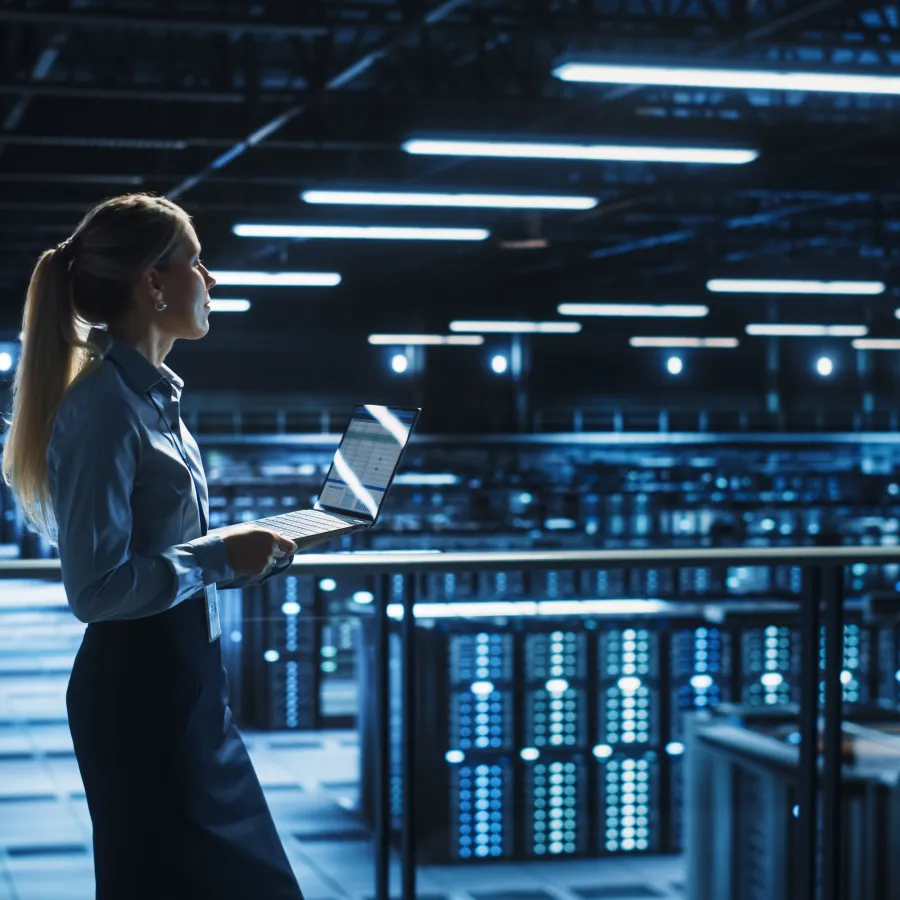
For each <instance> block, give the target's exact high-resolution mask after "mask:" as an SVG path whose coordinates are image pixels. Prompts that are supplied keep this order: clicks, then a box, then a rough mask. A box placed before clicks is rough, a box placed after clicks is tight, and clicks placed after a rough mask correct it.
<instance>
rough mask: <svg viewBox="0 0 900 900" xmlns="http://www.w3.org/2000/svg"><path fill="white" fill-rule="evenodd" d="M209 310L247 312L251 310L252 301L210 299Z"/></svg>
mask: <svg viewBox="0 0 900 900" xmlns="http://www.w3.org/2000/svg"><path fill="white" fill-rule="evenodd" d="M209 308H210V309H211V310H212V311H213V312H247V310H248V309H250V301H249V300H218V299H216V300H213V299H210V301H209Z"/></svg>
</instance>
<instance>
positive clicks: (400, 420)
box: [318, 405, 419, 521]
mask: <svg viewBox="0 0 900 900" xmlns="http://www.w3.org/2000/svg"><path fill="white" fill-rule="evenodd" d="M418 412H419V411H418V410H416V409H398V408H397V407H393V406H373V405H365V406H357V407H356V408H355V409H354V410H353V417H352V418H351V419H350V424H349V425H348V426H347V430H346V431H345V432H344V437H343V438H342V440H341V443H340V446H339V447H338V449H337V451H336V452H335V454H334V460H333V461H332V463H331V469H329V471H328V475H327V476H326V478H325V484H324V485H323V487H322V492H321V493H320V495H319V502H318V505H320V506H322V507H325V508H328V509H335V510H338V511H339V512H342V513H346V514H347V515H349V516H359V517H361V518H367V519H368V518H370V519H372V520H373V521H374V520H375V519H376V518H377V517H378V511H379V510H380V508H381V503H382V501H383V500H384V495H385V493H386V492H387V489H388V488H389V487H390V484H391V481H392V480H393V478H394V473H395V472H396V471H397V466H398V465H399V464H400V456H401V455H402V453H403V450H404V448H405V447H406V444H407V442H408V441H409V435H410V432H411V431H412V428H413V425H414V424H415V421H416V416H417V415H418Z"/></svg>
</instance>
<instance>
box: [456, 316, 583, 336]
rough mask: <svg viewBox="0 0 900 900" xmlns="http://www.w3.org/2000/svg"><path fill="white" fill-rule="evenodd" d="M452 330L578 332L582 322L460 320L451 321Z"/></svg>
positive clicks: (492, 332) (495, 332) (498, 332)
mask: <svg viewBox="0 0 900 900" xmlns="http://www.w3.org/2000/svg"><path fill="white" fill-rule="evenodd" d="M450 330H451V331H474V332H476V333H481V334H578V332H579V331H581V323H580V322H496V321H486V322H479V321H474V320H462V319H461V320H458V321H456V322H451V323H450Z"/></svg>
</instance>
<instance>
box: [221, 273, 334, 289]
mask: <svg viewBox="0 0 900 900" xmlns="http://www.w3.org/2000/svg"><path fill="white" fill-rule="evenodd" d="M209 274H210V275H212V277H213V278H215V280H216V283H217V284H221V285H230V286H241V287H335V286H337V285H339V284H340V283H341V276H340V275H338V273H337V272H224V271H217V272H210V273H209Z"/></svg>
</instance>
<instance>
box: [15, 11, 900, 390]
mask: <svg viewBox="0 0 900 900" xmlns="http://www.w3.org/2000/svg"><path fill="white" fill-rule="evenodd" d="M898 25H900V14H898V8H897V7H896V6H891V5H881V4H872V3H866V4H857V3H842V2H833V0H817V2H809V3H803V2H790V0H555V2H540V0H537V2H535V0H495V2H494V0H469V2H465V0H455V2H444V3H435V2H430V3H428V2H414V0H409V2H404V0H373V2H354V3H343V2H335V0H319V2H313V0H306V2H284V3H281V2H237V0H222V2H214V0H194V2H115V0H112V2H92V0H81V2H79V0H71V2H68V3H67V2H49V0H19V2H17V0H5V2H0V40H2V46H3V47H4V56H3V59H4V69H5V71H4V74H3V76H2V81H0V284H2V287H3V296H4V301H3V305H2V307H0V327H2V328H3V329H7V330H8V331H9V332H10V333H14V331H15V330H16V329H17V327H18V320H19V316H20V311H21V302H22V297H23V294H24V288H25V286H26V284H27V279H28V276H29V273H30V270H31V267H32V266H33V264H34V261H35V259H36V257H37V255H38V254H39V253H40V251H41V250H43V249H45V248H46V247H48V246H52V245H54V244H55V243H57V242H58V241H60V240H62V239H63V238H65V237H66V236H67V235H68V234H69V233H70V232H71V230H72V229H73V228H74V227H75V225H76V224H77V221H78V219H79V218H80V216H81V215H82V214H83V213H84V211H85V210H86V209H87V208H89V207H90V206H91V205H92V204H94V203H96V202H97V201H99V200H101V199H103V198H105V197H108V196H111V195H114V194H118V193H124V192H128V191H134V190H145V191H153V192H157V193H160V194H165V195H168V196H170V197H172V198H173V199H177V200H178V201H179V202H181V203H182V204H183V205H184V206H185V207H186V208H187V209H188V210H189V211H190V212H191V213H192V214H193V215H194V217H195V221H196V225H197V229H198V233H199V235H200V238H201V241H202V243H203V244H204V255H205V262H206V263H207V265H208V266H209V267H210V268H212V269H223V268H227V269H245V268H246V269H252V268H256V269H266V270H277V269H315V270H329V271H337V272H340V273H341V274H342V276H343V283H342V284H341V286H340V287H338V288H336V289H272V288H269V289H251V290H249V291H248V289H238V288H229V289H226V288H221V289H217V291H216V294H215V295H216V296H220V297H227V296H231V297H238V296H240V297H250V298H251V299H252V300H253V302H254V306H253V309H252V310H251V312H249V313H247V314H244V315H226V314H224V313H219V314H217V315H216V318H215V319H214V324H213V329H212V332H211V334H210V335H209V337H207V338H206V339H205V340H204V341H203V342H201V344H202V350H203V351H204V352H202V353H200V352H195V351H199V350H200V349H201V345H196V346H192V347H191V348H190V349H185V348H183V347H182V346H180V345H179V347H178V348H177V349H176V351H175V352H174V354H173V360H174V362H173V364H174V365H176V368H177V367H178V366H179V365H180V366H181V369H183V370H184V371H185V372H186V373H188V374H189V376H190V378H188V380H189V384H190V383H191V381H193V383H195V384H197V385H198V386H200V387H202V388H204V389H210V388H212V387H225V388H238V387H241V386H250V387H253V388H257V389H266V390H270V391H277V390H284V391H291V390H298V391H303V390H310V391H315V392H317V393H327V392H328V391H329V390H331V389H332V388H333V389H334V390H340V391H347V392H349V393H351V394H352V393H353V392H354V391H356V392H357V393H358V389H357V388H355V385H358V384H361V383H362V384H368V385H371V384H375V383H381V381H379V380H382V381H383V382H384V384H387V383H388V381H389V380H390V378H391V376H390V374H389V373H387V371H386V367H385V365H384V353H383V352H382V351H381V350H379V349H378V348H370V347H368V346H367V344H366V335H367V334H368V333H370V332H385V331H387V332H398V331H400V332H403V331H406V332H409V331H438V332H444V333H446V331H447V326H448V322H449V321H450V320H451V319H455V318H517V319H556V318H558V316H557V314H556V306H557V304H558V303H561V302H565V301H592V302H622V301H634V300H645V301H649V302H657V303H660V302H682V301H689V302H695V303H696V302H701V303H706V304H708V305H709V306H710V309H711V314H710V316H709V317H708V318H707V319H704V320H700V322H699V323H698V322H696V321H695V322H690V321H688V322H678V321H673V320H659V321H652V320H651V321H648V320H637V321H635V320H625V321H619V320H615V321H609V320H593V321H592V320H585V323H584V330H583V332H582V333H581V334H580V335H577V336H574V337H570V336H559V337H555V336H546V337H544V336H541V337H535V338H534V339H533V341H532V342H531V358H532V360H533V364H534V370H533V373H532V379H533V387H534V388H535V390H537V391H544V392H545V393H552V392H558V393H559V395H560V396H562V395H563V394H566V395H568V394H572V395H574V394H575V393H581V394H584V393H587V394H590V393H595V394H596V395H597V396H599V395H601V394H602V395H610V394H619V395H627V394H628V393H629V392H638V393H644V394H648V395H655V394H656V392H657V391H658V390H659V391H672V390H674V389H675V388H674V387H673V386H670V385H669V384H668V383H665V384H664V383H663V382H665V381H666V379H665V376H664V373H663V372H662V369H661V368H660V366H659V365H657V362H658V360H657V357H658V354H657V353H655V352H654V351H647V350H634V349H631V348H629V346H628V341H627V338H628V337H629V336H630V335H633V334H651V335H665V334H698V333H700V334H703V335H714V336H736V337H740V338H741V347H740V348H739V349H738V350H735V351H701V352H698V353H697V354H695V356H696V357H697V361H696V363H692V364H691V365H689V366H687V368H686V371H685V377H684V378H683V379H682V380H681V381H680V382H679V387H678V389H679V390H681V391H684V390H685V386H689V387H690V388H691V389H692V390H693V391H694V392H695V393H696V395H697V396H700V395H701V394H706V395H710V396H712V395H716V394H718V395H719V400H720V402H722V403H724V404H725V405H727V403H728V399H727V397H725V398H724V399H723V397H722V393H723V391H727V392H728V393H729V394H731V395H733V396H734V397H735V398H747V397H751V396H755V397H757V399H758V400H759V402H760V403H764V402H765V398H764V394H765V390H764V388H765V387H766V386H768V388H769V389H772V388H773V387H778V388H779V389H781V390H783V391H786V392H787V391H789V390H791V389H793V387H796V389H797V390H803V391H805V390H806V389H807V387H808V389H809V391H810V392H811V393H810V394H809V396H810V397H816V396H819V397H821V396H822V394H821V390H822V388H821V386H819V385H816V384H814V383H813V382H815V376H814V373H812V369H811V368H810V365H808V363H809V355H810V354H811V353H819V352H821V351H822V347H821V346H820V345H819V344H818V343H816V346H815V347H813V346H812V344H811V343H810V342H808V341H807V342H805V341H803V340H794V341H785V342H783V343H784V347H783V348H782V349H781V350H780V351H778V360H779V361H778V362H777V364H773V355H772V354H773V352H774V351H773V350H772V346H773V343H772V342H771V341H768V342H767V341H765V340H762V339H754V338H749V337H747V336H746V335H745V334H744V331H743V329H744V326H745V325H746V323H748V322H751V321H767V320H770V319H771V320H779V319H780V320H781V321H786V322H797V321H800V322H824V323H828V322H839V323H845V322H850V323H853V322H860V323H865V324H867V325H868V326H869V328H870V333H871V336H873V337H876V336H878V337H880V336H885V337H889V336H900V327H897V326H898V325H900V323H897V321H896V320H895V318H894V315H893V313H894V309H895V307H896V306H898V305H900V304H898V303H897V302H896V300H897V297H896V296H895V292H894V289H893V287H892V275H893V269H894V267H895V265H896V263H895V259H896V258H897V250H896V237H895V236H896V235H897V233H898V232H900V184H898V181H900V174H898V165H897V159H898V152H897V151H898V143H900V137H898V130H897V126H896V122H897V119H896V116H897V113H898V107H900V97H891V96H872V95H847V94H813V93H801V92H793V93H780V92H774V91H761V90H757V91H742V90H710V89H685V88H659V87H614V86H613V87H611V86H604V85H585V84H567V83H564V82H562V81H560V80H558V79H557V78H554V77H553V75H552V70H553V69H554V67H555V66H556V65H558V64H559V63H560V62H564V61H565V60H567V59H571V58H578V59H586V58H595V59H603V60H617V61H628V62H639V63H653V64H665V63H669V64H685V63H687V64H692V65H702V64H706V63H708V64H710V65H714V64H716V63H718V64H719V65H722V64H738V65H755V66H757V67H759V68H767V69H792V68H793V69H798V68H802V69H805V70H810V69H812V70H815V69H819V70H824V71H829V70H831V71H833V70H840V71H842V72H853V71H863V72H868V73H896V72H897V68H898V63H900V32H898ZM410 137H454V138H483V139H491V138H493V139H498V138H506V139H510V140H514V139H523V138H524V139H545V140H553V141H564V140H574V141H577V142H582V143H598V142H610V143H615V142H618V143H653V144H657V145H659V144H665V145H671V144H681V145H687V146H691V145H694V146H696V145H707V146H717V147H730V146H733V147H753V148H755V149H757V150H758V151H759V153H760V156H759V159H758V160H757V161H756V162H754V163H751V164H749V165H744V166H702V165H687V166H684V165H673V164H635V163H606V162H572V161H541V160H491V159H465V158H462V159H461V158H452V157H419V156H411V155H408V154H406V153H404V152H403V151H402V149H401V145H402V143H403V142H404V141H405V140H407V139H408V138H410ZM309 188H340V189H350V188H359V189H382V190H390V189H397V190H404V189H406V190H409V189H418V190H452V191H459V190H472V191H488V192H523V193H561V194H587V195H591V196H596V197H598V198H600V201H601V202H600V204H599V205H598V206H597V207H596V208H594V209H592V210H589V211H586V212H535V211H527V212H523V211H512V212H511V211H497V210H478V209H468V210H465V209H443V210H442V209H408V208H407V209H403V208H372V207H369V208H355V207H341V206H312V205H307V204H304V203H303V202H302V201H301V200H300V198H299V193H300V191H301V190H304V189H309ZM237 222H257V223H282V222H286V223H297V222H302V223H335V224H388V225H389V224H404V225H466V226H477V227H485V228H489V229H490V230H491V232H492V234H491V238H490V239H489V240H488V241H486V242H484V243H478V244H428V245H425V244H421V243H414V244H411V243H408V242H407V243H404V242H383V241H372V242H366V241H326V240H316V241H305V242H302V241H284V240H281V241H269V240H260V239H247V238H238V237H235V236H234V235H233V234H232V233H231V229H232V226H233V225H234V224H235V223H237ZM521 242H530V244H531V246H530V248H529V249H522V248H521V246H520V247H519V248H514V245H516V244H517V243H518V244H521ZM535 243H537V244H538V245H539V246H537V247H535V246H534V244H535ZM511 245H513V246H511ZM746 275H752V276H756V277H793V278H799V277H808V278H819V279H823V278H825V279H828V278H852V279H860V278H873V279H880V280H883V281H885V282H887V283H888V285H889V289H888V291H887V292H886V293H885V294H883V295H881V296H878V297H871V298H866V297H863V298H859V297H847V298H842V297H835V298H827V297H774V298H767V297H761V296H749V297H747V296H731V295H712V294H709V293H708V292H707V291H706V289H705V283H706V280H707V279H708V278H710V277H723V276H726V277H727V276H746ZM504 340H505V339H499V338H498V339H496V340H489V342H488V346H489V347H493V346H502V345H503V341H504ZM826 349H828V351H829V352H831V353H832V354H833V355H834V357H835V360H836V361H837V363H838V368H837V369H836V372H835V382H834V383H835V385H837V386H842V389H844V390H845V391H849V393H850V394H852V395H854V396H855V395H856V393H857V392H858V390H859V389H860V384H859V381H858V379H859V377H861V376H860V370H859V369H860V367H859V365H858V364H857V361H855V360H854V353H853V351H851V350H850V348H849V342H848V341H842V342H841V341H839V342H837V343H834V344H833V345H831V346H830V347H826ZM239 354H240V355H239ZM704 354H705V355H704ZM896 355H897V354H880V355H879V354H873V356H877V359H875V360H873V361H872V362H870V363H867V364H866V367H865V368H866V371H867V372H869V373H870V374H868V375H867V376H866V377H867V378H868V381H867V389H869V390H873V391H874V392H875V393H876V394H877V395H878V396H879V397H883V398H891V397H893V395H894V390H895V382H896V381H897V366H896V362H895V357H896ZM176 357H177V359H176ZM451 357H452V359H451ZM428 359H429V366H431V367H432V368H433V371H432V373H431V376H430V377H431V378H432V379H437V380H438V381H440V382H442V383H443V384H444V386H445V387H446V386H447V385H448V384H450V385H455V386H457V387H458V388H459V389H460V390H461V391H468V392H469V396H470V400H469V401H467V402H476V400H474V399H471V398H473V397H474V395H475V393H477V391H478V387H477V385H478V383H479V382H483V381H485V380H489V379H490V376H489V374H488V373H487V370H486V368H485V366H484V363H483V352H482V350H473V349H469V348H459V349H457V348H446V349H441V350H437V351H430V352H429V357H428ZM200 360H202V364H201V363H200V362H199V361H200ZM236 360H239V362H236ZM651 360H653V361H654V363H653V365H651V364H650V363H651ZM239 369H240V370H242V372H241V374H238V370H239ZM776 369H777V375H776V373H775V370H776ZM464 370H473V371H475V370H477V376H476V375H471V376H470V377H468V378H466V377H463V375H462V374H461V373H462V372H463V371H464ZM767 379H768V381H767ZM395 380H396V379H395ZM776 381H777V382H778V383H777V384H776ZM817 390H818V391H819V394H816V393H815V392H816V391H817ZM835 390H837V388H835ZM832 396H836V394H833V395H832ZM483 399H484V398H483V397H478V398H477V402H481V401H482V400H483ZM683 399H684V397H683V396H682V401H683ZM735 402H745V400H744V399H740V400H739V401H738V400H737V399H736V400H735ZM879 402H887V400H885V401H879Z"/></svg>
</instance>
